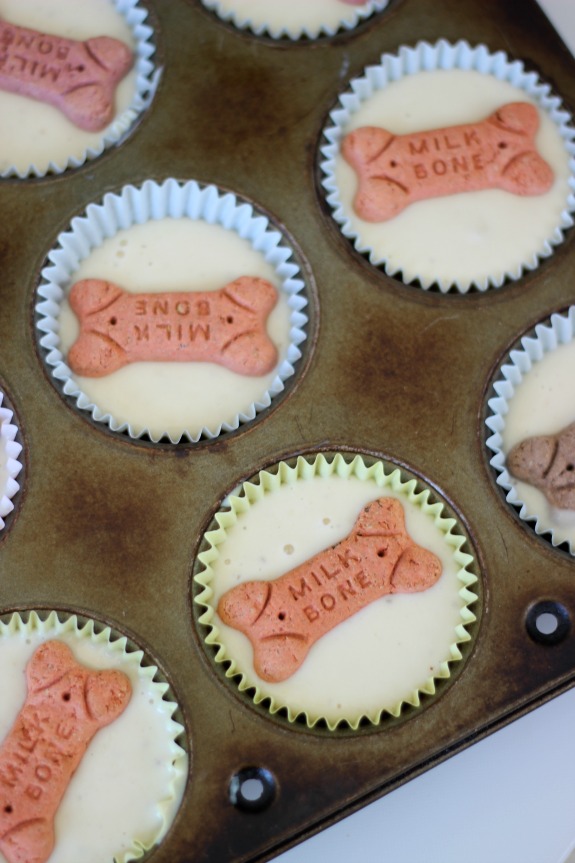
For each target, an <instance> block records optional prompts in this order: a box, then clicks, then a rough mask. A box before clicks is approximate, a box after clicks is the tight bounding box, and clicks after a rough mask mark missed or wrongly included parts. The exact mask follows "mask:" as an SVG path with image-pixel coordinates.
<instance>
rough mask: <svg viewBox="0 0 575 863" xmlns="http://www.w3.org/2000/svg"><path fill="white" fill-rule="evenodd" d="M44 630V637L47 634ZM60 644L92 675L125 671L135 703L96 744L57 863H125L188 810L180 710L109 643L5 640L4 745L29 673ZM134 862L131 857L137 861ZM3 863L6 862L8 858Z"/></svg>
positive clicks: (64, 637)
mask: <svg viewBox="0 0 575 863" xmlns="http://www.w3.org/2000/svg"><path fill="white" fill-rule="evenodd" d="M43 630H44V631H43ZM51 638H58V639H59V640H61V641H64V642H65V643H66V644H68V645H69V646H70V647H71V649H72V651H73V653H74V656H75V658H76V659H77V660H78V661H80V662H82V663H84V664H86V665H87V666H89V667H92V668H98V669H102V668H119V669H120V670H122V671H123V672H124V673H125V674H127V675H128V677H129V678H130V681H131V684H132V697H131V699H130V702H129V704H128V706H127V707H126V709H125V711H124V713H123V714H122V715H121V716H120V717H119V718H118V719H117V720H115V721H114V722H113V723H112V724H111V725H109V726H107V727H105V728H102V729H100V730H99V731H98V732H97V734H96V736H95V737H94V738H93V740H92V741H91V743H90V745H89V747H88V749H87V751H86V754H85V755H84V757H83V758H82V761H81V762H80V766H79V768H78V770H77V771H76V773H75V774H74V776H73V777H72V780H71V782H70V785H69V786H68V789H67V791H66V793H65V795H64V797H63V799H62V803H61V805H60V808H59V809H58V812H57V814H56V821H55V832H56V845H55V848H54V851H53V853H52V854H51V856H50V863H79V861H80V860H81V861H82V863H112V860H116V861H117V863H124V861H127V860H133V859H137V858H138V857H139V856H141V854H142V852H141V850H140V848H139V846H138V845H137V844H136V845H135V844H134V841H136V842H140V843H142V844H143V845H144V846H145V847H146V848H149V847H151V846H153V845H154V844H155V843H157V842H158V841H159V840H160V839H161V837H162V836H163V835H164V834H165V833H166V832H167V829H168V827H169V825H170V824H171V822H172V820H173V818H174V816H175V813H176V811H177V809H178V807H179V805H180V802H181V799H182V796H183V791H184V785H185V781H186V778H187V757H186V755H185V753H184V751H183V749H181V748H180V747H179V746H178V745H177V744H176V743H175V742H174V738H175V736H176V734H177V729H178V726H177V725H176V724H175V723H174V722H173V720H172V719H171V716H170V714H171V711H172V710H173V705H172V706H171V707H170V705H169V704H168V703H167V702H165V701H163V700H162V694H163V689H164V688H163V687H162V686H161V685H159V684H155V683H153V682H152V681H151V680H150V678H149V677H148V676H147V675H145V674H142V673H141V669H140V668H139V665H138V661H139V660H138V659H136V658H135V657H136V656H137V654H131V655H130V656H127V655H126V654H125V653H124V652H123V651H122V650H121V649H120V650H117V649H116V650H114V649H113V648H111V647H110V645H109V644H108V642H107V641H104V640H103V639H100V640H99V643H95V642H94V641H93V640H92V639H90V638H89V637H78V636H77V635H76V634H75V633H74V632H73V631H65V632H59V633H58V632H55V631H54V629H53V628H52V627H50V628H47V629H46V628H44V627H43V628H41V629H32V628H31V627H28V629H27V630H22V631H19V632H17V633H10V634H6V632H5V631H1V632H0V686H1V688H2V698H1V699H0V739H4V737H5V736H6V734H7V733H8V731H9V730H10V728H11V727H12V724H13V722H14V720H15V719H16V716H17V715H18V712H19V711H20V708H21V706H22V704H23V702H24V700H25V697H26V680H25V667H26V664H27V662H28V659H29V658H30V657H31V655H32V653H33V652H34V650H35V649H36V647H38V645H39V644H41V643H42V642H44V641H46V640H49V639H51ZM129 855H130V856H129ZM0 861H1V863H5V858H4V856H3V855H2V854H0Z"/></svg>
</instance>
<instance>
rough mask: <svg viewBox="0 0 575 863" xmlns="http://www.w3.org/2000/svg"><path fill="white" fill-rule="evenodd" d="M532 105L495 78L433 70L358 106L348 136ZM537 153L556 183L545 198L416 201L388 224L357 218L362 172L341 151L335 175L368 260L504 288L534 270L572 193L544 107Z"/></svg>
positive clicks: (491, 193)
mask: <svg viewBox="0 0 575 863" xmlns="http://www.w3.org/2000/svg"><path fill="white" fill-rule="evenodd" d="M513 101H530V97H529V96H528V95H527V93H526V92H525V91H523V90H522V89H519V88H518V87H515V86H513V85H512V84H510V83H508V82H506V81H500V80H498V79H497V78H496V77H494V76H492V75H487V74H481V73H479V72H476V71H464V70H460V69H449V70H433V71H428V72H420V73H418V74H414V75H407V76H405V77H402V78H400V79H399V80H397V81H393V82H392V83H390V84H388V85H387V86H386V87H385V88H383V89H381V90H377V91H376V92H375V93H374V95H373V96H372V97H371V98H369V99H367V100H366V101H365V102H363V103H361V105H360V107H359V109H358V110H357V111H356V112H355V113H354V114H353V115H352V116H351V119H350V121H349V123H348V124H347V125H346V126H345V127H344V128H343V130H342V132H343V134H347V133H348V132H350V131H352V130H353V129H357V128H359V127H361V126H370V125H373V126H379V127H383V128H385V129H388V130H389V131H391V132H393V133H395V134H398V135H400V134H406V133H409V132H417V131H424V130H431V129H440V128H442V127H445V126H450V125H459V124H464V123H472V122H476V121H478V120H482V119H484V118H486V117H487V116H489V114H491V113H492V112H493V111H495V110H496V109H498V108H499V107H501V106H502V105H504V104H505V103H507V102H513ZM539 114H540V118H541V126H540V130H539V132H538V134H537V137H536V144H537V149H538V152H539V153H540V154H541V155H542V156H543V158H544V159H545V160H546V161H547V162H548V163H549V164H550V165H551V166H552V168H553V171H554V172H555V182H554V184H553V186H552V188H551V189H550V191H549V192H547V193H546V194H544V195H538V196H527V197H520V196H517V195H514V194H511V193H509V192H504V191H501V190H496V189H487V190H483V191H479V192H466V193H462V194H456V195H451V196H448V197H443V198H434V199H430V200H426V201H420V202H417V203H414V204H412V205H410V206H408V207H407V208H406V209H405V210H404V211H403V212H402V213H400V214H399V215H398V216H396V217H395V218H393V219H390V220H389V221H387V222H380V223H369V222H366V221H363V220H362V219H360V218H359V217H358V216H357V215H355V213H354V210H353V204H352V201H353V197H354V195H355V190H356V176H355V173H354V171H353V169H352V168H351V167H350V166H349V165H348V164H347V162H345V160H344V159H343V157H342V156H341V155H340V154H339V153H338V155H337V157H336V166H335V179H336V182H337V187H338V189H339V197H340V199H341V202H342V204H343V207H344V210H345V214H346V217H348V218H349V221H350V226H351V230H352V231H353V232H354V233H356V234H357V235H358V237H359V242H360V244H361V246H362V248H363V247H367V248H368V249H369V250H371V258H370V259H371V260H372V263H381V262H385V266H386V270H387V271H388V272H389V273H390V274H395V273H398V272H400V271H401V272H402V273H403V277H404V280H405V281H406V282H411V281H413V280H414V279H419V280H420V281H421V283H422V285H423V286H424V287H429V286H430V285H431V284H432V283H434V282H438V283H439V285H440V286H441V288H442V289H443V290H446V289H447V288H449V287H450V286H451V285H453V284H455V283H456V284H457V285H458V286H459V287H460V289H462V290H467V289H468V288H469V286H470V285H472V284H475V285H476V286H478V287H482V288H484V287H487V283H488V282H489V283H492V284H493V283H494V284H500V283H501V282H502V281H503V280H504V278H505V276H506V274H513V275H514V276H519V275H520V272H521V268H522V265H525V266H533V265H534V264H535V260H536V258H535V256H536V255H544V254H545V249H546V243H547V241H548V240H549V238H550V237H552V236H553V234H554V232H555V231H556V229H557V226H558V225H560V224H561V215H562V212H563V211H564V210H565V208H566V204H567V198H568V193H569V188H568V180H569V176H570V170H569V154H568V152H567V150H566V148H565V144H564V142H563V139H562V138H561V135H560V133H559V129H558V127H557V125H556V124H555V123H554V122H553V121H552V120H551V119H550V117H549V116H548V114H547V113H546V112H544V111H541V110H539Z"/></svg>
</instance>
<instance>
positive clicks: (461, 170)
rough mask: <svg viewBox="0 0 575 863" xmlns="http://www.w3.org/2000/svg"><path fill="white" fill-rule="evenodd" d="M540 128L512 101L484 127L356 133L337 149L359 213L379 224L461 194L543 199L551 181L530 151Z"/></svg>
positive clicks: (532, 113) (533, 115)
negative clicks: (353, 184) (420, 204)
mask: <svg viewBox="0 0 575 863" xmlns="http://www.w3.org/2000/svg"><path fill="white" fill-rule="evenodd" d="M538 128H539V115H538V112H537V109H536V108H535V106H533V105H530V104H528V103H525V102H513V103H509V104H506V105H503V106H502V107H501V108H500V109H499V110H498V111H495V112H494V113H493V114H491V115H490V116H489V117H487V119H486V120H483V121H482V122H478V123H470V124H466V125H461V126H451V127H448V128H443V129H433V130H430V131H423V132H417V133H413V134H407V135H394V134H393V133H392V132H389V131H387V130H386V129H381V128H378V127H376V126H365V127H362V128H359V129H356V130H355V131H353V132H350V133H349V134H348V135H346V136H345V138H344V140H343V143H342V153H343V156H344V158H345V159H346V160H347V162H348V163H349V164H350V165H351V166H352V167H353V169H354V170H355V171H356V173H357V177H358V184H359V185H358V189H357V193H356V195H355V199H354V208H355V210H356V213H357V214H358V215H359V216H360V218H362V219H365V220H366V221H368V222H382V221H386V220H387V219H392V218H393V217H394V216H396V215H398V214H399V213H400V212H401V211H402V210H404V209H405V208H406V207H407V206H409V204H412V203H414V202H415V201H421V200H425V199H427V198H435V197H441V196H443V195H453V194H456V193H458V192H475V191H480V190H482V189H492V188H496V189H503V190H505V191H507V192H511V193H513V194H515V195H540V194H543V193H544V192H547V191H548V190H549V189H550V188H551V185H552V184H553V180H554V175H553V171H552V169H551V168H550V166H549V165H548V164H547V162H546V161H545V160H544V159H543V158H542V157H541V156H540V155H539V153H538V152H537V151H536V149H535V144H534V137H535V134H536V132H537V130H538Z"/></svg>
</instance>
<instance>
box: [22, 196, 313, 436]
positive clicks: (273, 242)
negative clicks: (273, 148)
mask: <svg viewBox="0 0 575 863" xmlns="http://www.w3.org/2000/svg"><path fill="white" fill-rule="evenodd" d="M166 218H170V219H189V220H195V221H201V222H204V223H207V224H213V225H219V226H221V227H222V228H224V229H226V230H227V231H230V232H234V233H235V234H236V235H237V236H238V237H240V238H241V239H242V240H245V241H247V243H249V245H250V246H251V248H252V249H254V250H255V251H256V252H257V253H258V256H260V255H261V259H262V260H263V261H265V262H266V263H267V264H268V265H269V266H270V267H271V268H272V270H273V271H274V272H275V274H276V277H277V280H278V282H279V284H280V286H281V287H280V290H279V293H280V295H281V297H282V301H283V302H285V303H286V304H287V309H288V312H289V334H286V338H287V340H288V344H287V347H286V349H285V352H284V355H283V356H280V359H279V362H278V365H277V366H276V368H275V369H274V370H273V372H272V374H271V376H267V377H268V379H270V383H269V384H267V385H265V386H264V385H263V384H262V390H261V392H260V393H259V395H258V397H257V398H256V399H254V400H251V401H250V402H248V403H246V404H245V405H244V406H242V409H241V410H238V412H237V413H235V414H234V415H233V416H232V417H231V418H226V419H225V420H223V421H221V422H217V423H214V424H212V425H210V426H208V425H207V424H206V423H203V422H199V423H198V424H197V426H195V427H194V428H188V427H186V426H182V428H181V429H178V430H177V431H173V430H172V431H168V430H166V429H162V430H161V431H155V432H153V431H152V430H150V428H149V427H148V426H147V425H146V424H145V423H136V422H131V421H130V420H129V419H128V420H125V421H123V422H120V421H118V420H117V419H116V418H115V417H114V416H113V415H112V414H111V413H110V412H107V411H106V410H104V409H103V408H102V407H101V406H99V405H98V404H96V403H95V402H93V401H91V400H90V398H89V397H88V396H87V395H86V393H85V392H84V391H83V390H82V387H81V385H80V384H79V383H78V381H77V380H76V378H75V376H74V374H73V372H72V371H71V369H70V368H69V367H68V365H67V364H66V358H65V356H63V354H62V352H61V350H60V337H59V314H60V308H61V302H62V300H63V299H64V298H65V297H66V295H67V291H68V290H69V288H70V287H71V285H72V283H73V281H74V273H75V271H76V270H77V268H78V266H79V264H80V263H81V262H82V261H83V260H84V259H86V258H87V257H88V256H89V254H90V252H91V251H92V250H93V249H95V248H97V247H98V246H100V245H101V244H102V242H103V241H104V239H105V238H109V237H112V236H114V235H115V234H116V233H117V232H118V231H120V230H122V229H126V228H130V227H131V226H133V225H141V224H143V223H146V222H153V221H157V220H161V219H166ZM48 260H49V261H50V263H49V264H48V265H47V266H46V267H45V268H44V269H43V271H42V276H43V283H42V284H41V285H40V287H39V288H38V295H39V298H40V302H39V303H38V305H37V307H36V309H37V312H38V315H39V321H38V324H37V327H38V330H39V332H40V333H42V334H43V335H41V337H40V345H41V347H42V348H43V349H44V350H45V351H46V352H47V354H46V362H47V364H48V366H49V367H50V370H51V373H52V376H53V379H54V381H57V382H58V384H59V386H60V387H61V389H62V390H63V392H64V394H65V395H66V396H68V397H70V398H71V399H72V400H73V401H74V402H75V404H76V407H77V408H78V409H79V410H80V411H82V412H88V413H89V414H90V415H91V417H92V419H94V420H95V421H96V422H100V423H104V424H106V425H107V426H108V427H109V428H110V429H111V430H112V431H114V432H127V433H128V435H129V436H130V437H132V438H140V437H142V436H147V437H149V438H150V439H151V440H152V441H154V442H158V441H159V440H161V439H166V438H167V439H169V440H170V441H171V442H172V443H178V442H179V441H181V440H187V441H189V442H192V443H196V442H197V441H199V440H200V438H208V439H213V438H217V437H218V436H219V435H220V434H222V433H223V432H230V431H234V430H235V429H237V428H239V426H240V425H243V424H245V423H250V422H252V421H253V420H254V419H255V418H256V416H257V415H258V414H259V413H260V412H261V411H263V410H265V409H266V408H268V407H269V406H270V405H271V403H272V401H273V399H274V398H275V397H276V396H277V395H279V394H280V393H281V392H282V391H283V390H284V389H285V384H286V381H287V380H288V379H289V378H291V377H292V376H293V375H294V373H295V368H294V364H295V363H296V362H297V361H298V360H299V359H300V358H301V351H300V349H299V345H300V344H301V343H302V342H303V341H304V340H305V338H306V332H305V327H306V325H307V320H308V319H307V316H306V315H305V313H304V312H303V309H304V308H305V306H306V305H307V299H306V298H305V296H304V295H303V290H304V288H305V284H304V281H303V280H302V278H301V277H300V270H299V267H298V265H297V264H296V263H295V262H294V260H293V251H292V249H290V248H289V246H288V245H287V244H286V242H285V240H284V238H283V236H282V235H281V233H280V232H279V231H278V230H276V229H275V228H274V227H273V226H272V224H271V223H270V222H269V220H268V219H267V218H266V217H265V216H262V215H260V214H258V213H257V212H256V211H255V210H254V209H253V207H252V206H251V205H250V204H248V203H246V202H244V201H242V200H241V199H239V198H237V197H236V196H235V195H233V194H231V193H228V192H224V191H222V190H219V189H218V188H216V187H215V186H212V185H210V186H205V187H202V186H200V185H199V184H198V183H196V182H195V181H188V182H186V183H180V182H178V181H176V180H174V179H168V180H166V181H164V182H163V183H161V184H158V183H156V182H154V181H151V180H148V181H146V182H145V183H144V184H143V185H142V186H141V187H139V188H136V187H134V186H126V187H124V189H123V190H122V191H121V192H120V193H119V194H107V195H105V196H104V199H103V202H102V203H101V204H91V205H90V206H89V207H88V208H87V210H86V213H85V215H83V216H81V217H78V218H75V219H73V221H72V223H71V228H70V230H68V231H66V232H64V233H62V234H61V235H60V236H59V237H58V246H57V248H54V249H53V250H52V251H51V252H50V253H49V255H48ZM238 275H245V274H242V273H238ZM222 287H223V285H222ZM162 365H163V366H169V365H170V363H162ZM172 365H180V366H181V365H182V364H181V363H175V364H172ZM188 365H189V366H190V367H193V366H194V364H193V363H191V364H188ZM147 398H149V402H150V405H149V407H150V411H152V412H153V409H154V401H153V395H152V394H150V395H149V396H147Z"/></svg>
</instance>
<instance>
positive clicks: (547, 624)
mask: <svg viewBox="0 0 575 863" xmlns="http://www.w3.org/2000/svg"><path fill="white" fill-rule="evenodd" d="M525 626H526V627H527V632H528V633H529V635H530V637H531V638H532V639H533V641H536V642H538V644H548V645H553V644H559V643H560V642H561V641H563V640H564V639H565V638H566V637H567V635H568V634H569V630H570V629H571V618H570V616H569V612H568V611H567V609H566V608H565V606H564V605H561V603H560V602H557V601H556V600H554V599H544V600H541V602H536V603H535V604H534V605H532V606H531V608H530V609H529V610H528V612H527V617H526V618H525Z"/></svg>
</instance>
